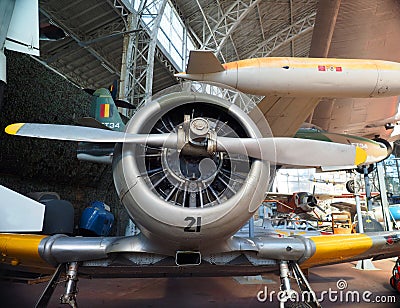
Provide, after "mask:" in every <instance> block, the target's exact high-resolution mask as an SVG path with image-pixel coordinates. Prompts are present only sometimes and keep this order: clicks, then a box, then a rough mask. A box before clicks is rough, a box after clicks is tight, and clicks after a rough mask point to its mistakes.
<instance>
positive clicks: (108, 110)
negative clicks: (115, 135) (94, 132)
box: [90, 88, 125, 131]
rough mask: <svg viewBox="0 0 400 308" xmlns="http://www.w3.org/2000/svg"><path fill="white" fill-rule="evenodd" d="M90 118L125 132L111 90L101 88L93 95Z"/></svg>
mask: <svg viewBox="0 0 400 308" xmlns="http://www.w3.org/2000/svg"><path fill="white" fill-rule="evenodd" d="M90 116H91V117H93V118H95V119H96V120H97V121H99V122H100V123H102V124H103V125H105V126H107V127H108V128H111V129H112V130H116V131H124V130H125V124H124V122H123V121H122V118H121V116H120V114H119V112H118V109H117V106H116V105H115V103H114V100H113V98H112V96H111V93H110V91H109V90H107V89H104V88H101V89H98V90H96V91H95V92H94V93H93V97H92V105H91V107H90Z"/></svg>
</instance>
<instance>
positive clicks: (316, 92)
mask: <svg viewBox="0 0 400 308" xmlns="http://www.w3.org/2000/svg"><path fill="white" fill-rule="evenodd" d="M175 76H177V77H181V78H185V79H189V80H196V81H210V82H217V83H221V84H225V85H228V86H230V87H233V88H235V89H238V90H240V91H242V92H244V93H249V94H255V95H271V94H272V95H278V96H290V97H300V96H305V97H359V98H364V97H365V98H366V97H387V96H395V95H399V94H400V63H396V62H390V61H382V60H364V59H328V58H281V57H270V58H255V59H246V60H240V61H234V62H229V63H225V64H221V63H220V62H219V60H218V59H217V58H216V56H215V55H214V54H213V53H212V52H211V51H199V50H196V51H191V52H190V56H189V62H188V65H187V70H186V72H185V73H179V74H176V75H175Z"/></svg>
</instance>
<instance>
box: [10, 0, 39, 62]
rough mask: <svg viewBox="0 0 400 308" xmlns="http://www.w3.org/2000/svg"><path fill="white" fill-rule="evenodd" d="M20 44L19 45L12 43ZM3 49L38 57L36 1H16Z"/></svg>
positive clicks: (37, 12)
mask: <svg viewBox="0 0 400 308" xmlns="http://www.w3.org/2000/svg"><path fill="white" fill-rule="evenodd" d="M10 39H11V40H13V41H18V42H21V44H18V43H15V42H13V41H10ZM5 48H7V49H10V50H14V51H19V52H23V53H27V54H31V55H35V56H39V4H38V0H16V2H15V6H14V12H13V15H12V17H11V21H10V26H9V28H8V33H7V39H6V42H5Z"/></svg>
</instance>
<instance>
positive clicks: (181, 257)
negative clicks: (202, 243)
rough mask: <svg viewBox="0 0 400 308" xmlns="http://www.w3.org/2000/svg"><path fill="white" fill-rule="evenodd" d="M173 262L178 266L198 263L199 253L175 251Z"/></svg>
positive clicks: (199, 260) (199, 259)
mask: <svg viewBox="0 0 400 308" xmlns="http://www.w3.org/2000/svg"><path fill="white" fill-rule="evenodd" d="M175 263H176V265H179V266H189V265H200V263H201V253H200V252H199V251H177V252H176V255H175Z"/></svg>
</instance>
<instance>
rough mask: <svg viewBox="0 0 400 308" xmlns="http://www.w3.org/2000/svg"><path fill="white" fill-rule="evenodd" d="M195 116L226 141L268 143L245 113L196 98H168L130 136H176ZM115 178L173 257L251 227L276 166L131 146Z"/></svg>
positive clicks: (118, 153)
mask: <svg viewBox="0 0 400 308" xmlns="http://www.w3.org/2000/svg"><path fill="white" fill-rule="evenodd" d="M185 116H186V117H185ZM189 117H190V119H194V120H195V121H196V122H195V123H194V124H195V125H197V127H200V126H201V128H202V126H203V124H204V123H206V122H207V125H208V126H209V127H208V129H209V130H211V131H213V132H214V133H216V135H219V136H227V137H241V138H245V137H261V134H260V132H259V130H258V128H257V126H256V125H255V124H254V123H253V121H252V120H251V119H250V118H249V117H248V116H247V114H246V113H245V112H243V111H242V110H241V109H240V108H239V107H238V106H236V105H234V104H231V103H230V102H228V101H226V100H224V99H222V98H219V97H217V96H213V95H208V94H201V93H193V92H179V93H171V94H167V95H164V96H162V97H160V98H158V99H157V100H155V101H153V102H151V103H149V104H147V105H146V106H145V107H143V108H142V109H140V110H139V111H138V112H137V113H136V114H135V115H134V117H133V118H132V119H131V120H130V122H129V123H128V125H127V128H126V131H127V132H129V133H141V134H145V133H151V134H157V133H176V132H177V131H178V129H180V128H182V126H184V125H186V124H185V123H184V119H185V118H186V119H188V118H189ZM199 119H202V120H201V122H200V120H199ZM200 124H201V125H200ZM201 137H202V138H203V137H204V136H201ZM199 140H200V141H201V138H200V139H199ZM217 140H218V139H217ZM200 143H202V142H200ZM201 145H202V144H200V145H199V146H201ZM195 146H198V145H196V144H195ZM204 146H205V148H207V145H204ZM191 153H192V154H191ZM113 173H114V183H115V186H116V189H117V192H118V194H119V196H120V199H121V201H122V203H123V204H124V206H125V207H126V209H127V211H128V213H129V216H130V217H131V218H132V220H133V221H134V222H135V223H136V224H137V225H138V227H139V228H140V230H141V232H142V233H143V234H144V235H145V236H146V237H148V238H151V239H152V240H158V241H159V242H162V243H164V244H165V245H164V247H166V249H167V250H170V251H171V252H173V251H176V250H177V249H181V250H198V249H203V248H205V247H207V246H212V245H214V240H216V239H224V238H228V237H229V236H231V235H232V234H234V233H235V232H236V231H237V230H238V229H239V228H240V227H241V226H243V225H244V223H245V222H246V221H247V220H248V219H249V218H250V217H251V216H252V215H253V213H254V211H255V210H256V209H257V208H258V206H259V205H260V203H261V202H262V200H263V197H264V194H265V192H266V191H267V186H268V181H269V163H268V162H266V161H260V160H255V159H252V158H249V157H247V156H244V155H239V154H234V153H222V152H216V153H209V151H206V150H205V151H197V150H196V151H192V152H191V151H190V150H189V151H181V150H180V149H166V148H162V147H159V148H156V147H150V146H146V145H135V144H128V143H125V144H123V145H122V144H119V145H117V146H116V150H115V153H114V160H113Z"/></svg>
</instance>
